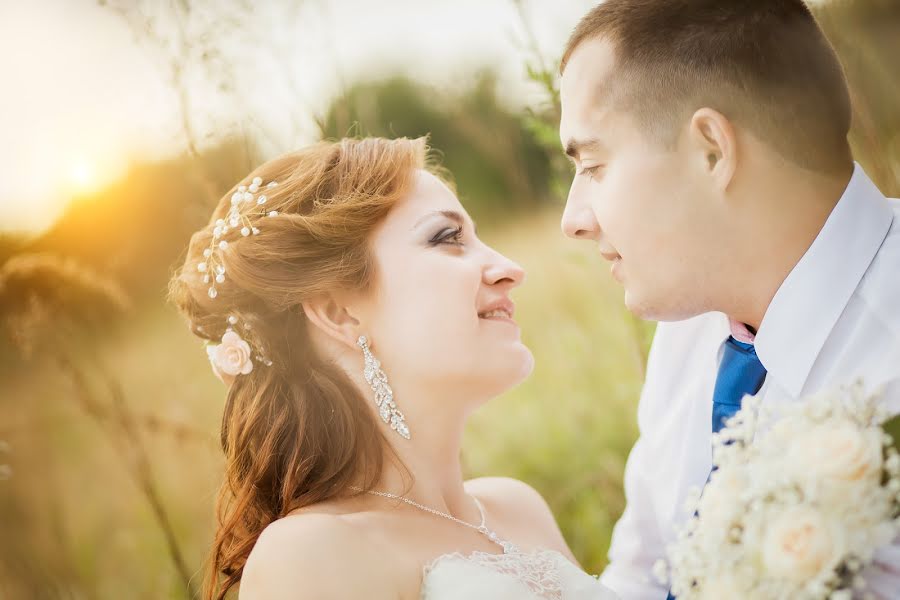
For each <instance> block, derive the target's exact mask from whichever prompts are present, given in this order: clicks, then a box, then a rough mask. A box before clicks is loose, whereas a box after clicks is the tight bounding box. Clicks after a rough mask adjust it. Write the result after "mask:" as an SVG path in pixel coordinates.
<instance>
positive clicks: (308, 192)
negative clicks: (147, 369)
mask: <svg viewBox="0 0 900 600" xmlns="http://www.w3.org/2000/svg"><path fill="white" fill-rule="evenodd" d="M427 155H428V150H427V145H426V140H425V138H418V139H414V140H410V139H406V138H401V139H395V140H388V139H381V138H368V139H355V140H354V139H344V140H341V141H338V142H321V143H317V144H315V145H313V146H310V147H307V148H304V149H302V150H299V151H297V152H292V153H289V154H285V155H283V156H281V157H278V158H275V159H273V160H271V161H269V162H267V163H265V164H263V165H262V166H260V167H258V168H257V169H255V170H254V171H253V172H252V173H250V174H248V175H247V176H246V177H245V178H244V179H243V180H242V181H240V182H238V183H236V184H235V186H234V188H233V189H231V190H229V191H228V192H227V193H226V194H225V196H223V198H222V199H221V200H220V201H219V204H218V206H217V207H216V209H215V211H214V213H213V216H212V218H211V219H210V223H209V225H207V226H206V227H204V228H203V229H201V230H200V231H198V232H196V233H195V234H194V235H193V236H192V237H191V241H190V245H189V247H188V251H187V256H186V258H185V261H184V263H183V264H182V265H181V267H180V268H179V269H178V270H177V271H176V273H175V274H174V276H173V278H172V280H171V282H170V285H169V296H170V299H171V300H172V301H173V302H174V304H175V305H176V306H177V307H178V309H179V310H180V312H181V313H182V314H183V315H184V316H185V317H186V318H187V320H188V321H189V323H190V327H191V330H192V331H193V333H194V334H195V335H197V336H199V337H201V338H203V339H206V340H209V341H210V342H211V343H214V344H218V343H219V342H220V341H221V340H222V337H223V335H224V334H225V333H226V331H227V330H228V329H232V330H233V331H234V332H235V333H237V334H238V335H239V336H240V338H241V339H242V340H244V341H245V342H247V344H249V347H250V352H249V355H250V356H251V358H247V360H250V361H252V369H251V370H250V371H249V372H246V369H245V370H244V372H243V374H237V375H236V376H235V377H234V378H233V381H232V382H231V384H230V386H229V389H228V392H227V398H226V400H225V408H224V414H223V418H222V431H221V444H222V449H223V450H224V454H225V478H224V481H223V483H222V487H221V489H220V491H219V497H218V500H217V503H216V515H217V530H216V534H215V540H214V542H213V548H212V554H211V557H210V564H209V570H208V573H207V580H206V586H205V594H204V596H205V598H207V599H208V600H212V599H219V600H221V599H222V598H224V597H225V595H226V594H227V593H228V591H229V589H231V588H232V587H233V586H234V585H235V584H236V583H238V582H239V581H240V578H241V574H242V572H243V568H244V564H245V562H246V560H247V556H248V555H249V554H250V550H251V549H252V548H253V545H254V544H255V543H256V540H257V538H258V537H259V535H260V533H261V532H262V530H263V529H264V528H265V527H266V526H267V525H269V524H270V523H272V522H273V521H275V520H276V519H278V518H280V517H283V516H285V515H287V514H288V513H289V512H291V511H293V510H295V509H297V508H299V507H303V506H307V505H310V504H313V503H317V502H322V501H325V500H328V499H330V498H334V497H337V496H342V495H347V494H348V493H353V492H350V491H348V487H349V486H350V485H353V484H354V483H356V484H361V485H363V486H365V487H369V486H371V485H373V484H374V483H375V482H376V481H377V480H378V478H379V476H380V473H381V469H382V465H383V457H384V452H385V449H389V448H390V445H389V444H388V443H387V441H386V440H385V439H384V436H383V435H382V434H381V433H380V429H379V427H378V426H377V423H376V420H375V418H374V415H373V412H372V410H371V409H370V408H369V407H368V406H367V404H368V403H367V400H366V399H365V398H364V397H363V396H362V395H361V394H360V392H359V391H358V390H357V388H356V387H354V385H353V384H352V383H351V381H350V379H349V378H348V377H347V376H346V375H345V374H344V373H343V372H342V371H341V370H340V369H339V368H337V367H335V366H333V365H332V364H330V363H328V362H327V361H326V360H325V359H324V358H323V357H320V356H317V355H316V352H315V351H314V349H313V348H312V345H311V343H310V335H309V331H308V328H309V323H308V321H307V319H306V317H305V316H304V314H303V310H302V308H301V303H302V302H304V301H306V300H309V299H312V298H314V297H316V296H318V295H320V294H322V293H325V292H329V291H334V290H361V291H365V289H366V288H367V287H368V286H370V285H372V283H373V281H374V278H375V276H376V273H375V269H374V263H373V259H372V256H371V255H370V251H369V246H368V242H369V238H370V234H371V233H372V231H373V229H374V228H375V227H376V226H377V225H378V224H379V223H380V222H381V221H382V220H383V219H384V217H385V216H386V215H387V214H388V212H389V211H390V210H391V207H393V206H394V204H395V203H396V202H397V201H398V200H400V199H401V198H403V197H404V196H405V195H407V194H408V193H409V192H410V190H411V188H412V186H413V182H414V175H415V172H416V169H420V168H428V166H427V164H426V163H427ZM257 178H259V179H257ZM260 180H261V184H259V182H260ZM254 181H255V182H257V185H253V184H254ZM272 181H275V182H276V185H273V186H271V187H269V186H268V185H267V184H268V183H270V182H272ZM242 186H245V187H242ZM260 186H261V187H260ZM248 187H249V188H250V189H251V190H253V191H256V190H257V188H260V189H259V191H260V193H262V192H263V191H264V192H265V200H264V202H265V205H264V207H263V206H260V208H265V211H256V210H254V211H253V212H254V214H255V213H257V212H259V213H260V215H259V216H253V217H252V221H251V222H247V223H246V225H247V227H248V228H249V227H250V226H252V227H254V228H256V229H257V230H258V231H257V232H253V233H250V234H248V232H247V231H246V230H245V231H242V232H238V231H233V232H232V234H225V235H224V236H222V235H221V226H222V223H223V221H226V222H227V221H228V220H229V215H230V214H233V213H230V212H229V211H231V210H232V205H233V203H234V202H236V200H235V198H238V199H239V198H241V196H239V195H238V194H242V193H245V192H244V191H243V190H246V189H247V188H248ZM249 203H250V204H254V205H255V204H256V201H255V200H254V201H253V202H249ZM270 211H274V213H275V214H271V213H270ZM226 225H227V223H226ZM242 225H244V223H239V224H238V229H243V227H242ZM217 227H219V228H220V232H219V237H221V238H222V239H223V240H226V239H227V240H228V241H227V243H226V244H225V245H223V246H220V242H218V241H217V237H216V228H217ZM210 248H214V251H215V253H216V257H218V260H219V263H217V264H220V265H221V267H220V268H223V269H224V272H223V277H222V278H220V279H221V282H220V283H215V284H213V285H214V286H215V292H211V291H210V287H211V284H210V281H211V279H210V278H212V279H215V278H216V277H217V275H218V272H217V271H215V270H213V269H212V268H210V269H209V270H206V268H205V265H204V267H201V268H200V269H198V265H199V264H200V263H205V262H207V258H208V257H209V256H210V254H211V252H212V251H211V250H210ZM211 266H212V265H211ZM201 269H203V270H201ZM204 271H205V272H204ZM216 281H218V280H216ZM212 296H214V297H212ZM244 348H246V347H244ZM198 351H201V350H198ZM360 356H362V355H360ZM360 360H361V359H360ZM269 362H271V364H268V363H269Z"/></svg>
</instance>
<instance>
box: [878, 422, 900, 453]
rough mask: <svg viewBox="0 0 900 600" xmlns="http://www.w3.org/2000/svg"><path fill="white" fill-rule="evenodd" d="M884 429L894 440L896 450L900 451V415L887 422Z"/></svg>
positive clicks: (883, 426)
mask: <svg viewBox="0 0 900 600" xmlns="http://www.w3.org/2000/svg"><path fill="white" fill-rule="evenodd" d="M882 428H883V429H884V432H885V433H886V434H888V435H889V436H891V437H892V438H894V448H896V449H897V450H900V415H897V416H895V417H893V418H891V419H888V420H887V421H885V422H884V425H882Z"/></svg>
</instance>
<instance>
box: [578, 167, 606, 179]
mask: <svg viewBox="0 0 900 600" xmlns="http://www.w3.org/2000/svg"><path fill="white" fill-rule="evenodd" d="M601 166H602V165H594V166H593V167H582V169H581V170H580V171H578V174H579V175H587V176H588V177H593V176H594V175H596V174H597V170H598V169H599V168H600V167H601Z"/></svg>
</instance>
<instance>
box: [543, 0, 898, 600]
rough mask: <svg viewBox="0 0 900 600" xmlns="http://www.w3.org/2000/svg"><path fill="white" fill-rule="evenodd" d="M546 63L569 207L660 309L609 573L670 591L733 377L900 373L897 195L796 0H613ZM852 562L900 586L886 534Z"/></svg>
mask: <svg viewBox="0 0 900 600" xmlns="http://www.w3.org/2000/svg"><path fill="white" fill-rule="evenodd" d="M561 74H562V75H561V83H560V86H561V88H560V89H561V97H562V119H561V123H560V136H561V139H562V143H563V146H564V148H565V151H566V154H568V155H569V156H570V157H571V158H572V160H573V162H574V163H575V166H576V170H577V172H576V175H575V177H574V180H573V182H572V187H571V190H570V192H569V197H568V201H567V204H566V208H565V212H564V214H563V218H562V228H563V230H564V232H565V233H566V235H568V236H569V237H572V238H575V239H579V240H586V241H589V242H591V243H593V244H595V245H596V246H597V248H598V250H599V251H600V253H601V254H602V255H603V257H604V258H606V259H607V260H609V261H610V262H611V263H612V274H613V277H614V278H615V279H616V280H617V281H618V282H620V283H621V284H622V286H623V288H624V291H625V303H626V305H627V307H628V308H629V309H630V310H631V311H632V312H634V313H635V314H637V315H639V316H641V317H643V318H646V319H653V320H658V321H662V322H661V323H660V324H659V326H658V329H657V333H656V337H655V339H654V342H653V348H652V350H651V353H650V360H649V365H648V371H647V379H646V382H645V384H644V388H643V392H642V396H641V399H640V405H639V407H638V424H639V427H640V438H639V439H638V441H637V443H636V444H635V446H634V449H633V450H632V451H631V455H630V457H629V459H628V464H627V467H626V471H625V491H626V495H627V500H628V503H627V507H626V509H625V512H624V514H623V515H622V518H621V520H620V521H619V522H618V524H617V525H616V528H615V531H614V533H613V539H612V546H611V549H610V553H609V558H610V565H609V568H608V569H607V570H606V572H605V573H604V574H603V577H602V580H603V582H604V583H606V584H607V585H608V586H609V587H611V588H612V589H613V590H614V591H616V592H618V593H619V595H621V596H622V597H623V598H624V599H626V600H636V599H640V600H643V599H646V600H664V599H665V598H666V595H667V589H666V587H665V586H663V585H660V584H659V583H657V582H656V581H655V580H654V578H653V577H652V576H651V570H652V567H653V565H654V563H655V562H656V561H657V560H658V559H660V558H663V556H664V552H665V548H666V545H667V544H668V543H669V542H671V541H672V540H673V539H674V536H675V527H676V526H677V525H679V524H680V523H682V522H683V521H684V520H686V518H687V517H688V516H689V515H688V514H686V512H685V511H684V510H683V508H682V507H683V503H684V500H685V497H686V495H687V493H688V491H689V489H690V488H692V487H701V486H702V485H703V483H704V482H705V481H706V479H707V476H708V475H709V473H710V467H711V450H710V444H711V441H710V438H711V433H712V432H713V431H718V429H719V428H720V427H721V424H722V422H723V421H724V420H725V419H727V418H728V417H729V416H731V415H732V414H734V412H735V411H736V410H737V409H738V408H739V406H740V402H741V398H742V397H743V396H744V394H757V395H758V396H759V397H761V398H762V402H763V403H764V404H769V405H777V404H782V403H788V402H792V401H796V399H798V398H800V397H802V396H804V395H806V394H809V393H811V392H815V391H816V390H819V389H821V388H823V387H828V386H834V385H837V384H840V383H849V382H850V381H851V380H852V379H853V378H854V377H857V376H862V377H864V378H865V382H866V383H867V385H868V386H870V387H874V386H876V385H878V384H880V383H882V382H885V381H887V380H889V379H892V378H895V377H898V376H900V201H897V200H891V199H886V198H885V197H884V195H883V194H882V193H881V192H879V190H878V188H877V187H876V186H875V185H874V184H873V183H872V181H871V180H870V179H869V177H868V176H867V175H866V173H865V172H864V171H863V169H862V167H861V166H860V165H859V164H858V163H855V162H854V160H853V157H852V155H851V152H850V147H849V145H848V143H847V132H848V130H849V128H850V117H851V108H850V97H849V93H848V90H847V84H846V81H845V79H844V75H843V72H842V69H841V67H840V65H839V63H838V60H837V58H836V57H835V54H834V51H833V49H832V48H831V46H830V45H829V43H828V42H827V41H826V39H825V37H824V35H823V34H822V32H821V30H820V29H819V27H818V25H817V24H816V22H815V20H814V19H813V17H812V16H811V14H810V12H809V11H808V9H807V8H806V7H805V5H804V4H803V2H801V0H755V1H753V2H722V1H721V0H607V2H605V3H603V4H601V5H599V6H597V7H596V8H594V9H593V10H592V11H590V12H589V13H588V14H587V15H585V16H584V18H582V20H581V21H580V22H579V23H578V25H577V27H576V28H575V30H574V32H573V33H572V36H571V38H570V39H569V42H568V45H567V47H566V50H565V54H564V56H563V60H562V65H561ZM890 408H891V409H892V410H893V412H900V406H892V407H890ZM865 576H866V579H867V581H868V582H869V584H870V591H871V592H874V593H876V594H877V596H879V597H881V598H900V545H895V546H893V547H891V548H887V549H885V550H884V551H882V552H881V553H879V555H878V563H877V564H876V565H875V566H874V567H873V568H871V569H870V570H869V572H867V573H866V574H865Z"/></svg>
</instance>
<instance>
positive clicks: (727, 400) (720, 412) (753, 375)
mask: <svg viewBox="0 0 900 600" xmlns="http://www.w3.org/2000/svg"><path fill="white" fill-rule="evenodd" d="M765 378H766V368H765V367H764V366H763V365H762V363H761V362H759V357H757V356H756V349H755V348H754V347H753V344H745V343H744V342H739V341H737V340H736V339H734V337H729V338H728V339H727V340H726V341H725V348H724V352H723V353H722V362H721V363H719V374H718V376H717V377H716V388H715V391H714V392H713V411H712V431H713V433H718V432H719V431H720V430H721V429H722V428H723V427H725V421H727V420H728V419H730V418H731V417H733V416H734V414H735V413H736V412H737V411H739V410H740V409H741V400H743V399H744V395H745V394H750V395H751V396H752V395H754V394H756V392H758V391H759V388H760V387H762V384H763V381H764V380H765Z"/></svg>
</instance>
